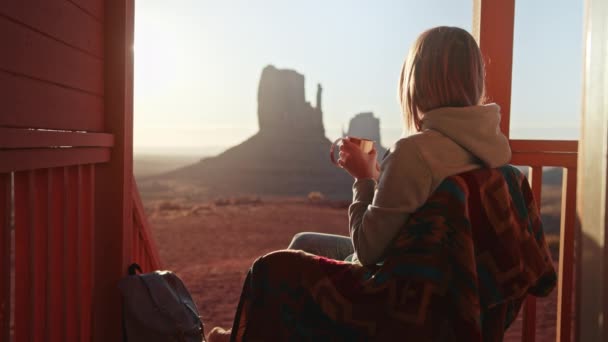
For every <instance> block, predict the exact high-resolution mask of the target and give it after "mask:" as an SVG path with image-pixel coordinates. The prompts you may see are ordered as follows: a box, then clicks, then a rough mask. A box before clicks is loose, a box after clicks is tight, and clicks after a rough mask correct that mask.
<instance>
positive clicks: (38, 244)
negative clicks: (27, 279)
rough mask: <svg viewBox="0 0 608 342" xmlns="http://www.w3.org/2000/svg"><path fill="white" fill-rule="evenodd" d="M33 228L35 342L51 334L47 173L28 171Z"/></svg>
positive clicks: (32, 264)
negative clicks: (48, 316)
mask: <svg viewBox="0 0 608 342" xmlns="http://www.w3.org/2000/svg"><path fill="white" fill-rule="evenodd" d="M29 174H30V177H29V184H28V185H29V189H28V192H29V195H28V196H29V200H30V205H31V207H30V212H29V216H30V219H29V220H30V226H29V229H30V231H29V238H30V239H31V241H30V243H31V246H32V247H33V248H32V249H31V254H30V272H32V275H31V277H32V278H31V279H32V281H33V284H32V285H33V289H34V291H33V296H32V308H31V310H32V311H33V317H34V321H33V322H28V323H29V324H28V325H29V328H30V329H31V330H32V332H33V338H34V341H42V340H44V338H45V337H46V336H47V335H48V331H47V328H48V326H47V324H46V323H47V321H46V306H47V300H48V297H47V292H46V288H47V260H46V258H47V242H46V241H47V238H48V233H47V224H48V216H49V215H48V170H47V169H40V170H34V171H30V172H29Z"/></svg>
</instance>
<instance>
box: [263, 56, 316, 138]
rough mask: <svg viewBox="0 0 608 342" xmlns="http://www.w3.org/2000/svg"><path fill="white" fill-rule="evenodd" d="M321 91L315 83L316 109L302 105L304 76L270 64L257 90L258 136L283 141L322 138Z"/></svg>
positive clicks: (305, 104) (308, 105)
mask: <svg viewBox="0 0 608 342" xmlns="http://www.w3.org/2000/svg"><path fill="white" fill-rule="evenodd" d="M321 91H322V89H321V85H320V84H319V85H318V88H317V107H312V106H311V105H310V103H309V102H306V94H305V90H304V75H302V74H299V73H298V72H296V71H294V70H280V69H277V68H275V67H274V66H272V65H270V66H267V67H266V68H264V70H263V71H262V76H261V78H260V85H259V87H258V122H259V125H260V134H262V135H266V136H274V137H277V138H278V137H283V138H286V139H289V138H293V137H306V138H311V137H314V138H318V137H324V136H325V129H324V128H323V112H322V111H321Z"/></svg>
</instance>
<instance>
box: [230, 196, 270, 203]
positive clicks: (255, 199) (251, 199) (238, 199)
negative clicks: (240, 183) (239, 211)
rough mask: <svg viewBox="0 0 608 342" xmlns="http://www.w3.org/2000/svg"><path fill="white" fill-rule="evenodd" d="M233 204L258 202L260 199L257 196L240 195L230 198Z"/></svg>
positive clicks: (260, 201)
mask: <svg viewBox="0 0 608 342" xmlns="http://www.w3.org/2000/svg"><path fill="white" fill-rule="evenodd" d="M231 202H232V204H234V205H244V204H245V205H246V204H260V203H262V199H261V198H260V197H259V196H240V197H235V198H233V199H232V200H231Z"/></svg>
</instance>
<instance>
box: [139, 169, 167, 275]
mask: <svg viewBox="0 0 608 342" xmlns="http://www.w3.org/2000/svg"><path fill="white" fill-rule="evenodd" d="M133 209H134V213H135V217H136V221H137V222H138V226H139V234H140V236H141V238H142V239H143V243H144V247H145V254H146V256H147V258H149V259H150V265H151V266H152V268H153V270H158V269H160V268H161V267H162V264H161V261H160V256H159V254H158V247H157V244H156V240H155V239H154V237H153V236H152V231H151V226H150V223H149V222H148V219H147V218H146V212H145V211H144V206H143V202H142V200H141V196H140V195H139V190H138V189H137V182H136V181H135V177H133ZM153 270H150V271H153Z"/></svg>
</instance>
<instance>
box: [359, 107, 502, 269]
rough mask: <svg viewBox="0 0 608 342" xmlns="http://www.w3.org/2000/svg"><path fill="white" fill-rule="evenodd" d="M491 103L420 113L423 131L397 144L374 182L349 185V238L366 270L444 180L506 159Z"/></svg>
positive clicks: (377, 259)
mask: <svg viewBox="0 0 608 342" xmlns="http://www.w3.org/2000/svg"><path fill="white" fill-rule="evenodd" d="M499 125H500V107H499V106H498V105H496V104H488V105H482V106H471V107H444V108H438V109H435V110H432V111H430V112H428V113H425V114H424V117H423V124H422V132H420V133H417V134H414V135H411V136H409V137H407V138H403V139H400V140H398V141H397V142H396V143H395V145H394V146H393V147H391V149H390V154H389V155H388V156H387V157H386V158H385V159H384V160H383V161H382V164H381V171H380V178H379V180H378V183H376V181H374V180H372V179H360V180H357V181H356V182H355V184H354V185H353V203H352V204H351V206H350V207H349V209H348V213H349V221H350V224H349V225H350V236H351V238H352V240H353V245H354V247H355V251H356V253H357V257H358V259H359V261H360V262H361V263H362V264H363V265H371V264H374V263H376V262H379V261H381V260H382V257H383V254H384V252H385V251H386V249H387V247H388V246H389V245H390V244H391V242H392V241H393V239H394V238H395V237H396V236H397V233H398V232H399V230H400V229H401V228H403V226H404V225H405V223H406V221H407V219H408V217H409V214H410V213H412V212H414V211H416V210H417V209H418V208H420V207H421V206H422V205H423V204H424V202H426V200H427V199H428V198H429V197H430V195H431V194H432V193H433V191H435V189H436V188H437V187H438V186H439V184H440V183H441V182H442V181H443V180H444V179H445V178H447V177H449V176H452V175H455V174H459V173H462V172H466V171H470V170H473V169H476V168H480V167H483V166H485V167H491V168H494V167H499V166H502V165H504V164H507V163H508V162H509V161H510V160H511V149H510V147H509V141H508V139H507V138H506V137H505V136H504V135H503V134H502V133H501V132H500V127H499Z"/></svg>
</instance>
